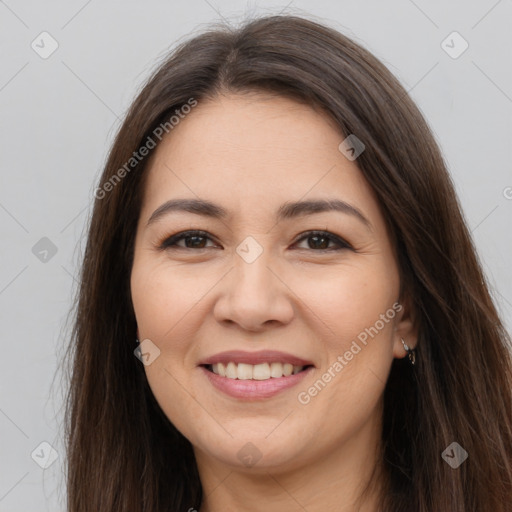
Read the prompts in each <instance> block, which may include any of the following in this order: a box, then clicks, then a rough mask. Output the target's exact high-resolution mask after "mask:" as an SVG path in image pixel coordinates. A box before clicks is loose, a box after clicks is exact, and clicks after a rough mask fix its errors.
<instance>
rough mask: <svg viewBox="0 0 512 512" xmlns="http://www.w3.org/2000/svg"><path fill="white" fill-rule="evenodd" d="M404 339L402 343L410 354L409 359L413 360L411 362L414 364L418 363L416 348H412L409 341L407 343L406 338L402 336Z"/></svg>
mask: <svg viewBox="0 0 512 512" xmlns="http://www.w3.org/2000/svg"><path fill="white" fill-rule="evenodd" d="M400 339H401V340H402V345H403V346H404V349H405V351H406V352H407V355H408V356H409V361H411V364H412V365H413V366H414V365H415V364H416V350H415V349H411V348H410V347H409V345H407V343H405V340H404V339H403V338H400Z"/></svg>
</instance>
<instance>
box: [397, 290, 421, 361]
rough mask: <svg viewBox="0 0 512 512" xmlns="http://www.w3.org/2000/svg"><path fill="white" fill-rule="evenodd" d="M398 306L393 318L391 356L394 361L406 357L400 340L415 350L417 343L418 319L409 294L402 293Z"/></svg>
mask: <svg viewBox="0 0 512 512" xmlns="http://www.w3.org/2000/svg"><path fill="white" fill-rule="evenodd" d="M398 304H399V305H400V306H401V308H400V309H399V310H398V308H397V315H396V318H395V332H394V338H395V339H394V342H393V356H394V357H395V358H396V359H402V358H404V357H405V356H406V355H407V352H406V351H405V349H404V346H403V344H402V338H403V339H404V341H405V343H406V344H407V345H408V346H409V348H411V349H413V348H415V347H416V345H417V343H418V322H417V320H418V319H417V315H416V314H415V311H414V307H413V302H412V299H411V297H410V295H409V294H407V293H404V296H403V297H402V299H401V300H399V301H398Z"/></svg>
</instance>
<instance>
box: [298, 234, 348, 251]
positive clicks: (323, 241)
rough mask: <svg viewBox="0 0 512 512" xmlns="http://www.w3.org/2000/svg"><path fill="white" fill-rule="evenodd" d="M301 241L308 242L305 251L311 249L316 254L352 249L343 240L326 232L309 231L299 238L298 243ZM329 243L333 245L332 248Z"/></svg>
mask: <svg viewBox="0 0 512 512" xmlns="http://www.w3.org/2000/svg"><path fill="white" fill-rule="evenodd" d="M302 240H307V241H308V247H306V249H311V250H313V251H316V252H322V251H339V250H342V249H352V247H351V246H350V244H348V243H347V242H345V240H343V239H341V238H340V237H338V236H337V235H334V234H333V233H329V232H328V231H310V232H309V233H306V234H304V235H303V236H302V237H301V238H299V240H298V241H302ZM331 243H333V244H334V247H332V246H331V247H330V246H329V244H331Z"/></svg>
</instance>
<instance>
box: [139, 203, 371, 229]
mask: <svg viewBox="0 0 512 512" xmlns="http://www.w3.org/2000/svg"><path fill="white" fill-rule="evenodd" d="M332 211H334V212H341V213H344V214H347V215H351V216H352V217H355V218H356V219H358V220H359V221H360V222H362V223H363V224H364V225H365V226H366V227H367V228H368V229H369V230H370V231H371V230H372V225H371V223H370V221H369V220H368V219H367V218H366V217H365V216H364V215H363V214H362V213H361V212H360V211H359V210H358V209H357V208H356V207H355V206H352V205H351V204H349V203H347V202H345V201H342V200H340V199H316V200H309V201H295V202H288V203H284V204H282V205H281V206H280V207H279V209H278V210H277V213H276V219H277V221H281V220H287V219H292V218H298V217H304V216H306V215H312V214H315V213H323V212H332ZM172 212H188V213H194V214H196V215H202V216H204V217H210V218H213V219H221V220H223V219H226V218H227V217H229V212H228V211H227V210H226V209H225V208H223V207H222V206H220V205H218V204H215V203H212V202H211V201H207V200H205V199H170V200H169V201H166V202H165V203H163V204H162V205H160V206H159V207H158V208H157V209H156V210H155V211H154V212H153V213H152V214H151V217H150V218H149V220H148V222H147V225H149V224H151V223H153V222H155V221H156V220H158V219H160V218H162V217H163V216H164V215H167V214H169V213H172Z"/></svg>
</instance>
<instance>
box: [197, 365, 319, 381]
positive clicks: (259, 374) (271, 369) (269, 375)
mask: <svg viewBox="0 0 512 512" xmlns="http://www.w3.org/2000/svg"><path fill="white" fill-rule="evenodd" d="M308 366H309V365H308ZM206 368H207V369H208V370H210V371H211V372H213V373H215V374H216V375H220V376H221V377H226V378H228V379H239V380H258V381H260V380H268V379H278V378H281V377H289V376H290V375H296V374H297V373H300V372H301V371H303V370H304V369H305V368H307V366H294V365H292V364H291V363H284V364H283V363H279V362H273V363H260V364H255V365H252V364H246V363H238V364H237V363H235V362H229V363H228V364H223V363H216V364H211V365H207V366H206Z"/></svg>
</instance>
